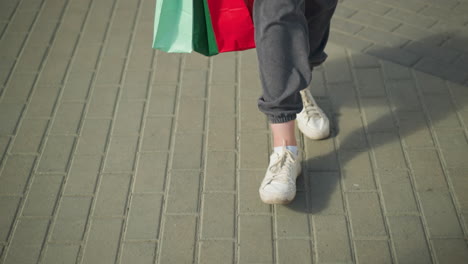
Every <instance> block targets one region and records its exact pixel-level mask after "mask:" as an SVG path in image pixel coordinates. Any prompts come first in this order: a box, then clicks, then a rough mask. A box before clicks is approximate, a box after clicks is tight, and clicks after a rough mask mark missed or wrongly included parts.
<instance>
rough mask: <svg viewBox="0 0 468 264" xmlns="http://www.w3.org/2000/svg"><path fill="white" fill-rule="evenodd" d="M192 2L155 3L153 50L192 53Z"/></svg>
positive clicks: (167, 0)
mask: <svg viewBox="0 0 468 264" xmlns="http://www.w3.org/2000/svg"><path fill="white" fill-rule="evenodd" d="M193 1H194V0H157V1H156V10H155V16H154V30H153V48H155V49H160V50H163V51H166V52H177V53H189V52H192V50H193V44H192V41H193Z"/></svg>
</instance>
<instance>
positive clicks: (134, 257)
mask: <svg viewBox="0 0 468 264" xmlns="http://www.w3.org/2000/svg"><path fill="white" fill-rule="evenodd" d="M155 248H156V244H155V243H148V242H127V243H124V246H123V249H122V258H121V261H122V263H132V262H138V263H142V264H146V263H148V264H149V263H154V258H155V255H156V253H155V252H156V250H155Z"/></svg>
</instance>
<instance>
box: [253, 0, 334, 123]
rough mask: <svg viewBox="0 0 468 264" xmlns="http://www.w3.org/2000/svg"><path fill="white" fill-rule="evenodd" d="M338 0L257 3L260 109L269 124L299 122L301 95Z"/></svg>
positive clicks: (321, 51) (318, 59) (320, 54)
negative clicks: (297, 115)
mask: <svg viewBox="0 0 468 264" xmlns="http://www.w3.org/2000/svg"><path fill="white" fill-rule="evenodd" d="M337 2H338V0H255V2H254V9H253V20H254V25H255V41H256V45H257V55H258V63H259V72H260V80H261V83H262V89H263V94H262V95H261V97H260V98H259V99H258V108H259V110H260V111H261V112H263V113H264V114H266V116H267V117H268V119H269V121H270V122H271V123H284V122H288V121H291V120H294V119H296V114H297V113H299V112H301V110H302V101H301V96H300V94H299V91H300V90H302V89H305V88H307V86H308V85H309V84H310V82H311V79H312V69H313V67H314V66H317V65H320V64H321V63H322V62H324V61H325V59H326V58H327V54H326V53H325V52H324V49H325V46H326V44H327V41H328V35H329V32H330V20H331V17H332V15H333V13H334V11H335V9H336V5H337Z"/></svg>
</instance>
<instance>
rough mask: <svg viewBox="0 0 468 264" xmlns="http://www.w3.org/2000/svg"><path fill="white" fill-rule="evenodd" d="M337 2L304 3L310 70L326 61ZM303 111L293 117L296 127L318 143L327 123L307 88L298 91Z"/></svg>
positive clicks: (316, 0) (313, 0)
mask: <svg viewBox="0 0 468 264" xmlns="http://www.w3.org/2000/svg"><path fill="white" fill-rule="evenodd" d="M337 2H338V0H306V2H305V17H306V19H307V25H308V29H309V47H310V52H309V57H308V60H309V66H310V68H311V70H313V68H314V67H316V66H318V65H320V64H322V63H323V62H324V61H325V60H326V59H327V54H326V53H325V51H324V49H325V46H326V44H327V42H328V35H329V32H330V20H331V17H332V16H333V13H334V11H335V9H336V5H337ZM312 90H313V87H312ZM300 93H301V97H302V100H303V102H302V104H303V109H302V111H301V112H300V113H299V114H297V117H296V119H297V126H298V127H299V130H300V131H301V132H302V133H303V134H304V135H305V136H306V137H308V138H310V139H314V140H319V139H324V138H327V137H328V136H329V135H330V121H329V120H328V117H327V116H326V115H325V113H324V112H323V110H322V109H321V108H320V107H319V106H318V105H317V103H316V102H315V100H314V98H313V96H312V93H311V91H310V90H309V89H304V90H301V91H300Z"/></svg>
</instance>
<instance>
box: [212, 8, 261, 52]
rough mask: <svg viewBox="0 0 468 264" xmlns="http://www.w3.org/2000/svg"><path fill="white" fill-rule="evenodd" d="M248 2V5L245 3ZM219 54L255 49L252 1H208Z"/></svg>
mask: <svg viewBox="0 0 468 264" xmlns="http://www.w3.org/2000/svg"><path fill="white" fill-rule="evenodd" d="M245 1H247V3H246V2H245ZM207 2H208V6H209V11H210V16H211V22H212V25H213V31H214V34H215V37H216V43H217V45H218V50H219V52H220V53H221V52H228V51H240V50H246V49H251V48H254V47H255V40H254V25H253V20H252V15H251V10H250V9H249V7H251V6H252V5H251V3H253V1H252V0H207Z"/></svg>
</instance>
